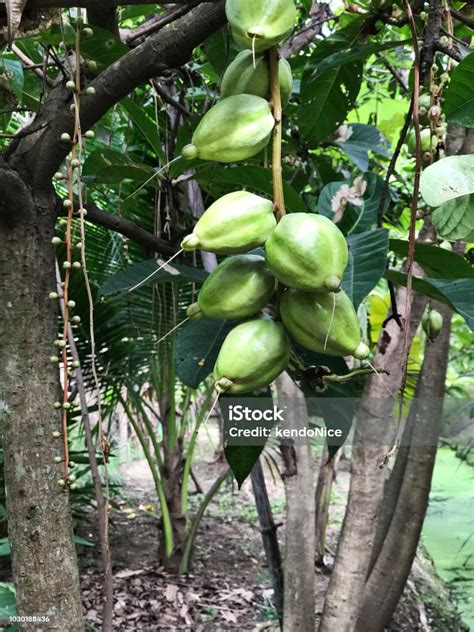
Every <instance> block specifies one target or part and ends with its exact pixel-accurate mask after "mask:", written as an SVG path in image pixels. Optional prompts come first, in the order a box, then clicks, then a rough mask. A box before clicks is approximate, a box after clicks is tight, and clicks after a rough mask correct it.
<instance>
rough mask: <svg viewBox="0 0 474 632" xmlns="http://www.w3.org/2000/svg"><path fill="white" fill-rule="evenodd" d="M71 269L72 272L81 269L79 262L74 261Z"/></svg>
mask: <svg viewBox="0 0 474 632" xmlns="http://www.w3.org/2000/svg"><path fill="white" fill-rule="evenodd" d="M72 267H73V268H74V270H80V269H81V268H82V264H81V262H80V261H74V263H73V264H72Z"/></svg>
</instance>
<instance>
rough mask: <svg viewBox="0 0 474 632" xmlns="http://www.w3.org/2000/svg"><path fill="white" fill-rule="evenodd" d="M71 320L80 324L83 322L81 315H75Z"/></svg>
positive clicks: (75, 323)
mask: <svg viewBox="0 0 474 632" xmlns="http://www.w3.org/2000/svg"><path fill="white" fill-rule="evenodd" d="M71 322H72V323H74V325H78V324H79V323H80V322H81V317H80V316H73V317H72V319H71Z"/></svg>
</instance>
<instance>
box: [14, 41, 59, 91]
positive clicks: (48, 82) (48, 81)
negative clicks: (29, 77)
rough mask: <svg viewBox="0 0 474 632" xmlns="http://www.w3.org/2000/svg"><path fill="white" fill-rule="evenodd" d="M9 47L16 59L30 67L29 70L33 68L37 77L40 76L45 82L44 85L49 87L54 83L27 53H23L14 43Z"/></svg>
mask: <svg viewBox="0 0 474 632" xmlns="http://www.w3.org/2000/svg"><path fill="white" fill-rule="evenodd" d="M11 49H12V51H13V52H14V53H15V55H16V56H17V57H18V59H20V60H21V61H22V62H23V63H24V64H25V66H26V67H27V68H31V70H33V72H34V73H35V74H37V75H38V77H40V78H41V79H42V80H43V81H44V82H45V83H46V85H48V86H50V87H52V86H53V85H54V81H53V80H52V79H51V77H48V75H45V74H44V72H43V71H42V69H41V68H38V67H37V65H36V64H35V63H34V61H32V60H31V59H30V58H29V57H28V56H27V55H25V53H24V52H23V51H22V50H20V49H19V48H18V46H17V45H16V44H12V46H11Z"/></svg>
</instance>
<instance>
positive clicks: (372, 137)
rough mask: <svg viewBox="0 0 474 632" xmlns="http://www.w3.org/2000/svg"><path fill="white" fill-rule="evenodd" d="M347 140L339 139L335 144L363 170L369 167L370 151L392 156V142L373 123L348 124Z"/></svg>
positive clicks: (387, 156) (386, 156) (388, 156)
mask: <svg viewBox="0 0 474 632" xmlns="http://www.w3.org/2000/svg"><path fill="white" fill-rule="evenodd" d="M348 131H349V135H348V137H347V140H345V141H342V140H339V141H337V142H336V143H335V144H336V145H337V146H338V147H340V148H341V149H342V150H343V151H344V152H345V153H346V154H347V155H348V156H349V158H350V159H351V160H352V161H353V162H354V163H355V164H356V165H357V167H359V169H360V170H361V171H367V169H368V168H369V151H373V152H374V153H375V154H378V155H379V156H384V157H385V158H390V156H391V152H390V143H389V142H388V141H387V139H386V138H384V136H383V135H382V134H381V133H380V132H379V130H378V129H377V128H376V127H373V126H372V125H364V124H363V123H352V124H351V125H348Z"/></svg>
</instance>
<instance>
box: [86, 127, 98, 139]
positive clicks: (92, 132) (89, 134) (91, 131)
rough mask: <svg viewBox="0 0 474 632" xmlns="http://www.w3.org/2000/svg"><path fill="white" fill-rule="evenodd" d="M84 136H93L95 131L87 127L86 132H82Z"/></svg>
mask: <svg viewBox="0 0 474 632" xmlns="http://www.w3.org/2000/svg"><path fill="white" fill-rule="evenodd" d="M84 137H85V138H95V132H94V131H93V130H91V129H88V130H87V132H86V133H85V134H84Z"/></svg>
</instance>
